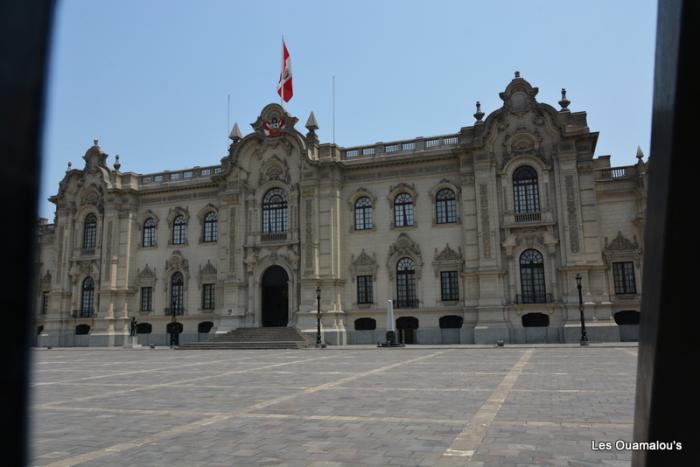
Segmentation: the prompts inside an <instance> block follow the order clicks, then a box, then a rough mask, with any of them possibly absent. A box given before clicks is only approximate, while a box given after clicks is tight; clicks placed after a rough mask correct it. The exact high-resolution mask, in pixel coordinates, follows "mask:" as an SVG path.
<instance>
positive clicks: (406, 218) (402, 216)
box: [394, 193, 413, 227]
mask: <svg viewBox="0 0 700 467" xmlns="http://www.w3.org/2000/svg"><path fill="white" fill-rule="evenodd" d="M394 225H395V226H396V227H406V226H409V225H413V197H412V196H411V195H409V194H408V193H400V194H399V195H397V196H396V198H394Z"/></svg>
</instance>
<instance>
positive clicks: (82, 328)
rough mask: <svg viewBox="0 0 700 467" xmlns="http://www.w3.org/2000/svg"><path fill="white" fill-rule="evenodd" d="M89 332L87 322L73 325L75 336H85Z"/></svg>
mask: <svg viewBox="0 0 700 467" xmlns="http://www.w3.org/2000/svg"><path fill="white" fill-rule="evenodd" d="M87 334H90V326H89V325H87V324H79V325H77V326H76V327H75V335H76V336H85V335H87Z"/></svg>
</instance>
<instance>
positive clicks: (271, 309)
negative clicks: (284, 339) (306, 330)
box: [262, 266, 289, 327]
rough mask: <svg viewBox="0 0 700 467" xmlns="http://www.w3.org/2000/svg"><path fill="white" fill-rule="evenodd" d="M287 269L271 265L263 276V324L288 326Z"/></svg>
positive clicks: (266, 325) (267, 325) (265, 325)
mask: <svg viewBox="0 0 700 467" xmlns="http://www.w3.org/2000/svg"><path fill="white" fill-rule="evenodd" d="M287 282H289V277H288V276H287V271H285V270H284V269H283V268H282V267H280V266H270V267H269V268H267V270H266V271H265V273H264V274H263V277H262V325H263V326H264V327H270V326H286V325H287V323H288V321H289V300H288V298H289V297H288V295H289V293H288V287H287Z"/></svg>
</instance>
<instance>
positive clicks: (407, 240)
mask: <svg viewBox="0 0 700 467" xmlns="http://www.w3.org/2000/svg"><path fill="white" fill-rule="evenodd" d="M403 257H409V258H412V259H413V260H414V261H415V262H416V279H420V277H421V272H422V269H423V257H422V255H421V252H420V246H419V245H418V244H417V243H416V242H414V241H413V239H412V238H411V237H410V236H409V235H408V234H407V233H401V234H400V235H399V237H398V238H397V239H396V241H395V242H394V243H393V244H392V245H390V246H389V255H388V257H387V261H386V267H387V269H388V270H389V279H391V280H394V274H395V269H396V263H397V262H398V261H399V260H400V259H401V258H403Z"/></svg>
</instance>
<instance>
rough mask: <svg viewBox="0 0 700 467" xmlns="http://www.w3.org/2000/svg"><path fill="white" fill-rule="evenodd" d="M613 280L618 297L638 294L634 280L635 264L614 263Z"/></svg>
mask: <svg viewBox="0 0 700 467" xmlns="http://www.w3.org/2000/svg"><path fill="white" fill-rule="evenodd" d="M613 278H614V280H615V293H616V294H618V295H623V294H635V293H637V285H636V284H635V280H634V263H633V262H631V261H629V262H624V263H613Z"/></svg>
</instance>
